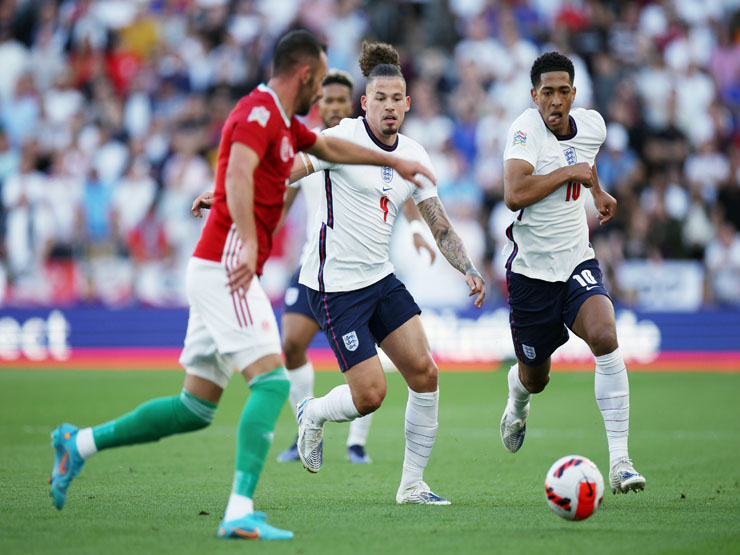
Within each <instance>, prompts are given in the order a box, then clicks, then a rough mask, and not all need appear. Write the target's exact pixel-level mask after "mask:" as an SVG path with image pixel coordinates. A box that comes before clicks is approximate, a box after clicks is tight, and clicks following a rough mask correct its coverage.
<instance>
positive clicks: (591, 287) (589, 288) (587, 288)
mask: <svg viewBox="0 0 740 555" xmlns="http://www.w3.org/2000/svg"><path fill="white" fill-rule="evenodd" d="M594 287H598V285H589V286H588V287H586V291H591V289H593V288H594Z"/></svg>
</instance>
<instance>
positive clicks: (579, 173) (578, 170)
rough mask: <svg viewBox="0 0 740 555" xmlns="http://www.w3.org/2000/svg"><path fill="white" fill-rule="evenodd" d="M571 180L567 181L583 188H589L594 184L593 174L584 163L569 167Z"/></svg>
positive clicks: (589, 167)
mask: <svg viewBox="0 0 740 555" xmlns="http://www.w3.org/2000/svg"><path fill="white" fill-rule="evenodd" d="M570 171H571V178H570V179H569V181H575V182H576V183H580V184H581V185H583V186H584V187H587V188H590V187H591V185H593V184H594V181H595V179H594V173H593V170H592V169H591V166H590V165H589V164H587V163H586V162H579V163H578V164H574V165H572V166H570Z"/></svg>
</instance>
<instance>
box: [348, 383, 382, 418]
mask: <svg viewBox="0 0 740 555" xmlns="http://www.w3.org/2000/svg"><path fill="white" fill-rule="evenodd" d="M385 393H386V390H385V388H381V387H376V388H372V389H369V390H367V391H363V392H362V393H361V394H360V395H358V396H357V398H356V399H355V400H354V401H355V408H356V409H357V412H359V413H360V414H361V415H362V416H365V415H366V414H370V413H372V412H375V411H376V410H378V409H379V408H380V405H382V404H383V399H385Z"/></svg>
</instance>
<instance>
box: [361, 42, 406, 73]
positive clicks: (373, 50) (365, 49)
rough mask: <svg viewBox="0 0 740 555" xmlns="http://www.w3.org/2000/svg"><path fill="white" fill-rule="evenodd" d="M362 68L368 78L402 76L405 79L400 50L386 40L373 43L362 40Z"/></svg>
mask: <svg viewBox="0 0 740 555" xmlns="http://www.w3.org/2000/svg"><path fill="white" fill-rule="evenodd" d="M360 70H362V74H363V75H364V76H365V77H367V78H368V79H373V78H374V77H400V78H401V79H403V73H401V66H400V64H399V57H398V51H397V50H396V49H395V48H393V46H392V45H390V44H386V43H384V42H374V43H372V44H371V43H369V42H367V41H363V42H362V53H361V54H360Z"/></svg>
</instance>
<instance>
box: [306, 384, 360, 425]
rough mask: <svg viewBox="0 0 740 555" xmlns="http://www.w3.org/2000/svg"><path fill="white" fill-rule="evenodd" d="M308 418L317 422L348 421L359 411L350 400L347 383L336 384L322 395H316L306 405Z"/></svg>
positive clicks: (357, 414)
mask: <svg viewBox="0 0 740 555" xmlns="http://www.w3.org/2000/svg"><path fill="white" fill-rule="evenodd" d="M306 416H308V418H310V419H311V420H313V421H314V422H316V423H317V424H323V423H324V422H327V421H328V422H348V421H349V420H354V419H355V418H357V417H358V416H360V413H359V412H358V410H357V407H355V403H354V401H353V400H352V392H351V391H350V389H349V385H347V384H344V385H338V386H337V387H335V388H334V389H332V390H331V391H330V392H329V393H327V394H326V395H324V396H323V397H317V398H316V399H314V400H313V401H311V403H309V405H308V414H307V415H306Z"/></svg>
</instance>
